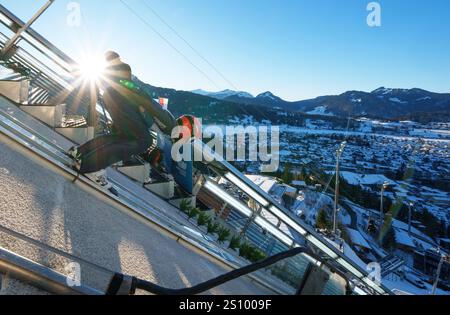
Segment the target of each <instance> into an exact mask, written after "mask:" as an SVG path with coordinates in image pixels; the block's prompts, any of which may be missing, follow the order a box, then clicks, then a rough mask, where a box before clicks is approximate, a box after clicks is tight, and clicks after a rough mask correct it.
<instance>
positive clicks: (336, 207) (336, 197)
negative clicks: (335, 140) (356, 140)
mask: <svg viewBox="0 0 450 315" xmlns="http://www.w3.org/2000/svg"><path fill="white" fill-rule="evenodd" d="M339 158H340V156H339V150H338V151H337V152H336V187H335V189H334V212H333V235H336V225H337V222H336V221H337V211H338V210H337V209H338V202H339Z"/></svg>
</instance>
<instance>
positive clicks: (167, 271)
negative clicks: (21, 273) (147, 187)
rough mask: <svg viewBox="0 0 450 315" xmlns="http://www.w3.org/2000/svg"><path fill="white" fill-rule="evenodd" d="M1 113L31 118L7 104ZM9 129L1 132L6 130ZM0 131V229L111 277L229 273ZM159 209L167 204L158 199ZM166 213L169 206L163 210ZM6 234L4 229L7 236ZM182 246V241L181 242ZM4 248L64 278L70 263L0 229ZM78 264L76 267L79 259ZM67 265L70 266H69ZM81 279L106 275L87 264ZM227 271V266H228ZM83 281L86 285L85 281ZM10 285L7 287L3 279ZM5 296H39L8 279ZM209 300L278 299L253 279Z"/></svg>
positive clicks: (194, 277)
mask: <svg viewBox="0 0 450 315" xmlns="http://www.w3.org/2000/svg"><path fill="white" fill-rule="evenodd" d="M0 102H2V109H3V110H6V111H9V113H10V114H12V115H15V112H16V113H19V114H18V116H19V115H20V116H21V117H19V118H22V119H23V118H28V120H27V123H28V125H30V124H31V123H30V121H33V119H32V118H31V117H26V116H25V115H23V113H20V109H15V108H14V106H12V105H11V104H10V105H9V106H7V100H6V99H5V98H2V99H1V100H0ZM33 123H34V126H35V127H40V132H41V134H47V135H48V136H52V137H51V138H52V140H51V141H54V142H57V141H59V142H60V144H61V145H62V146H66V147H67V145H70V143H68V141H67V140H66V139H64V138H63V137H61V136H59V135H57V134H56V133H54V131H52V130H51V129H50V128H48V127H46V126H43V125H40V124H39V122H37V121H33ZM2 131H4V130H2ZM32 147H33V144H32V143H28V144H25V143H22V144H19V143H17V142H16V141H15V140H13V139H12V138H11V137H9V136H7V135H5V133H3V132H0V152H1V154H0V191H1V194H0V225H1V226H3V227H5V228H7V229H10V230H13V231H15V232H17V233H20V234H22V235H24V236H26V237H29V238H31V239H33V240H36V241H38V242H41V243H42V244H43V245H48V246H50V247H51V248H55V249H59V250H61V251H64V252H67V253H69V254H72V255H74V256H75V257H77V258H80V259H82V260H83V261H84V260H86V261H88V262H93V263H95V264H96V265H98V266H99V267H103V268H105V269H107V270H110V271H112V272H120V273H124V274H130V275H134V276H138V277H140V278H143V279H146V280H148V281H152V282H154V283H157V284H159V285H162V286H166V287H171V288H183V287H187V286H191V285H195V284H197V283H200V282H203V281H206V280H208V279H210V278H214V277H216V276H218V275H220V274H223V273H225V272H226V271H227V268H226V267H225V266H224V264H220V263H218V261H215V262H214V259H212V258H211V257H208V256H209V255H205V253H203V254H201V253H199V252H200V251H199V250H198V249H197V250H194V249H193V245H189V244H188V243H184V242H181V240H180V239H179V238H182V235H178V236H177V235H176V233H174V232H172V231H169V230H168V229H165V228H163V227H162V226H160V225H158V224H157V223H154V222H152V221H150V220H149V219H148V218H146V217H144V216H142V215H140V214H138V213H136V212H133V211H131V210H130V209H127V208H126V207H124V206H120V205H119V204H118V203H116V202H114V201H113V200H111V199H110V198H108V197H107V196H104V195H102V194H101V193H100V192H98V191H95V189H94V188H93V187H90V185H89V183H73V182H72V180H73V175H71V174H69V173H67V172H64V171H62V170H61V169H58V168H57V167H56V166H54V165H51V163H49V161H48V160H46V159H44V158H43V157H42V156H39V155H38V154H36V153H35V152H33V151H30V148H32ZM154 198H155V200H154V202H155V203H165V201H163V200H161V199H159V198H158V197H156V196H155V197H154ZM166 206H167V207H171V206H170V205H169V204H166ZM3 232H4V231H3ZM177 240H178V241H177ZM0 244H1V247H3V248H4V249H6V250H9V251H11V252H14V253H16V254H18V255H20V256H23V257H26V258H27V259H30V260H32V261H34V262H36V263H38V264H42V265H44V266H47V267H49V268H51V269H53V270H56V271H58V272H60V273H62V274H67V271H68V268H69V267H70V264H71V263H73V261H72V262H71V261H70V259H67V258H65V257H61V256H59V255H58V254H56V253H53V252H52V251H50V250H48V249H46V248H41V246H39V247H38V246H33V245H32V244H29V243H27V242H24V241H22V240H18V239H16V238H15V237H11V235H8V234H6V233H2V231H1V230H0ZM75 262H76V261H75ZM68 266H69V267H68ZM86 268H87V270H86V273H87V275H90V276H86V277H83V263H81V275H82V279H81V280H82V281H83V282H86V283H88V284H89V285H90V286H91V287H94V288H97V289H105V288H104V285H106V284H108V282H107V277H108V274H107V273H103V274H102V273H100V272H97V271H96V270H91V269H93V268H92V267H90V266H86ZM228 269H229V268H228ZM83 278H84V279H83ZM3 282H4V283H8V281H6V282H5V281H3ZM3 290H5V291H4V292H6V293H8V292H9V290H10V293H27V292H28V293H36V292H43V291H36V290H35V289H33V288H31V287H30V286H26V285H23V284H21V283H19V282H16V281H13V280H11V281H9V284H8V285H6V286H5V287H4V288H3ZM209 293H210V294H244V295H247V294H275V293H277V292H276V291H273V290H270V289H268V288H267V287H263V286H262V285H259V284H257V283H256V282H254V281H252V280H251V279H249V278H243V279H238V280H235V281H233V282H231V283H228V284H225V285H223V286H221V287H218V288H216V289H213V290H211V291H210V292H209Z"/></svg>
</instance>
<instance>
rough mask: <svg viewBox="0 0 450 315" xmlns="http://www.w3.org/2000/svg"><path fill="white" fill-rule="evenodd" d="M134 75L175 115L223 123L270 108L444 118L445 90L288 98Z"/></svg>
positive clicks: (448, 113)
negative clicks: (162, 83)
mask: <svg viewBox="0 0 450 315" xmlns="http://www.w3.org/2000/svg"><path fill="white" fill-rule="evenodd" d="M134 79H135V81H136V82H138V83H139V84H140V85H141V86H142V87H143V89H144V90H146V91H147V92H148V93H149V94H151V95H153V96H154V97H167V98H169V99H170V105H169V106H170V108H171V110H173V111H174V112H175V113H176V114H177V115H182V114H186V113H190V114H197V115H200V116H199V117H205V118H206V119H213V120H217V119H219V120H224V121H226V120H227V119H228V118H230V117H233V116H236V115H252V113H258V114H261V115H263V116H266V117H269V118H270V117H272V116H273V112H277V111H278V112H294V113H300V114H301V113H303V114H309V115H314V116H336V117H342V118H348V117H354V118H358V117H367V118H374V119H388V120H400V119H402V120H404V119H408V118H411V119H412V120H414V121H424V122H429V121H441V122H442V121H444V122H447V121H450V93H434V92H429V91H426V90H424V89H419V88H413V89H393V88H385V87H380V88H377V89H375V90H373V91H372V92H363V91H356V90H353V91H347V92H344V93H342V94H340V95H326V96H319V97H316V98H314V99H308V100H302V101H296V102H289V101H285V100H283V99H282V98H280V97H278V96H276V95H274V94H273V93H271V92H269V91H267V92H264V93H261V94H259V95H257V96H252V95H251V94H250V93H246V92H238V91H232V90H224V91H220V92H207V91H203V90H195V91H177V90H175V89H169V88H161V87H154V86H152V85H149V84H146V83H144V82H142V81H140V80H139V79H138V78H136V77H135V78H134ZM211 93H212V94H211ZM218 94H219V95H218ZM211 95H213V96H215V97H213V96H211ZM250 96H251V97H250ZM271 115H272V116H271Z"/></svg>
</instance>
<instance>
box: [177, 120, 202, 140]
mask: <svg viewBox="0 0 450 315" xmlns="http://www.w3.org/2000/svg"><path fill="white" fill-rule="evenodd" d="M177 123H178V126H181V127H186V128H187V130H189V133H188V132H187V130H185V129H184V130H183V132H182V133H181V134H180V136H179V137H180V139H181V138H183V139H189V138H195V139H200V138H201V133H202V130H201V124H200V121H199V120H198V119H197V118H196V117H194V116H192V115H183V116H181V117H180V118H178V119H177Z"/></svg>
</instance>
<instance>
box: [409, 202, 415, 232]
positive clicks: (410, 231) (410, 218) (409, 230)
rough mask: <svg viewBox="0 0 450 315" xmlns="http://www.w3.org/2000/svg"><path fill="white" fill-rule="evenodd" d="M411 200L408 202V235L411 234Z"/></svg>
mask: <svg viewBox="0 0 450 315" xmlns="http://www.w3.org/2000/svg"><path fill="white" fill-rule="evenodd" d="M413 206H414V204H413V203H412V202H410V203H408V235H409V236H411V224H412V207H413Z"/></svg>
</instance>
